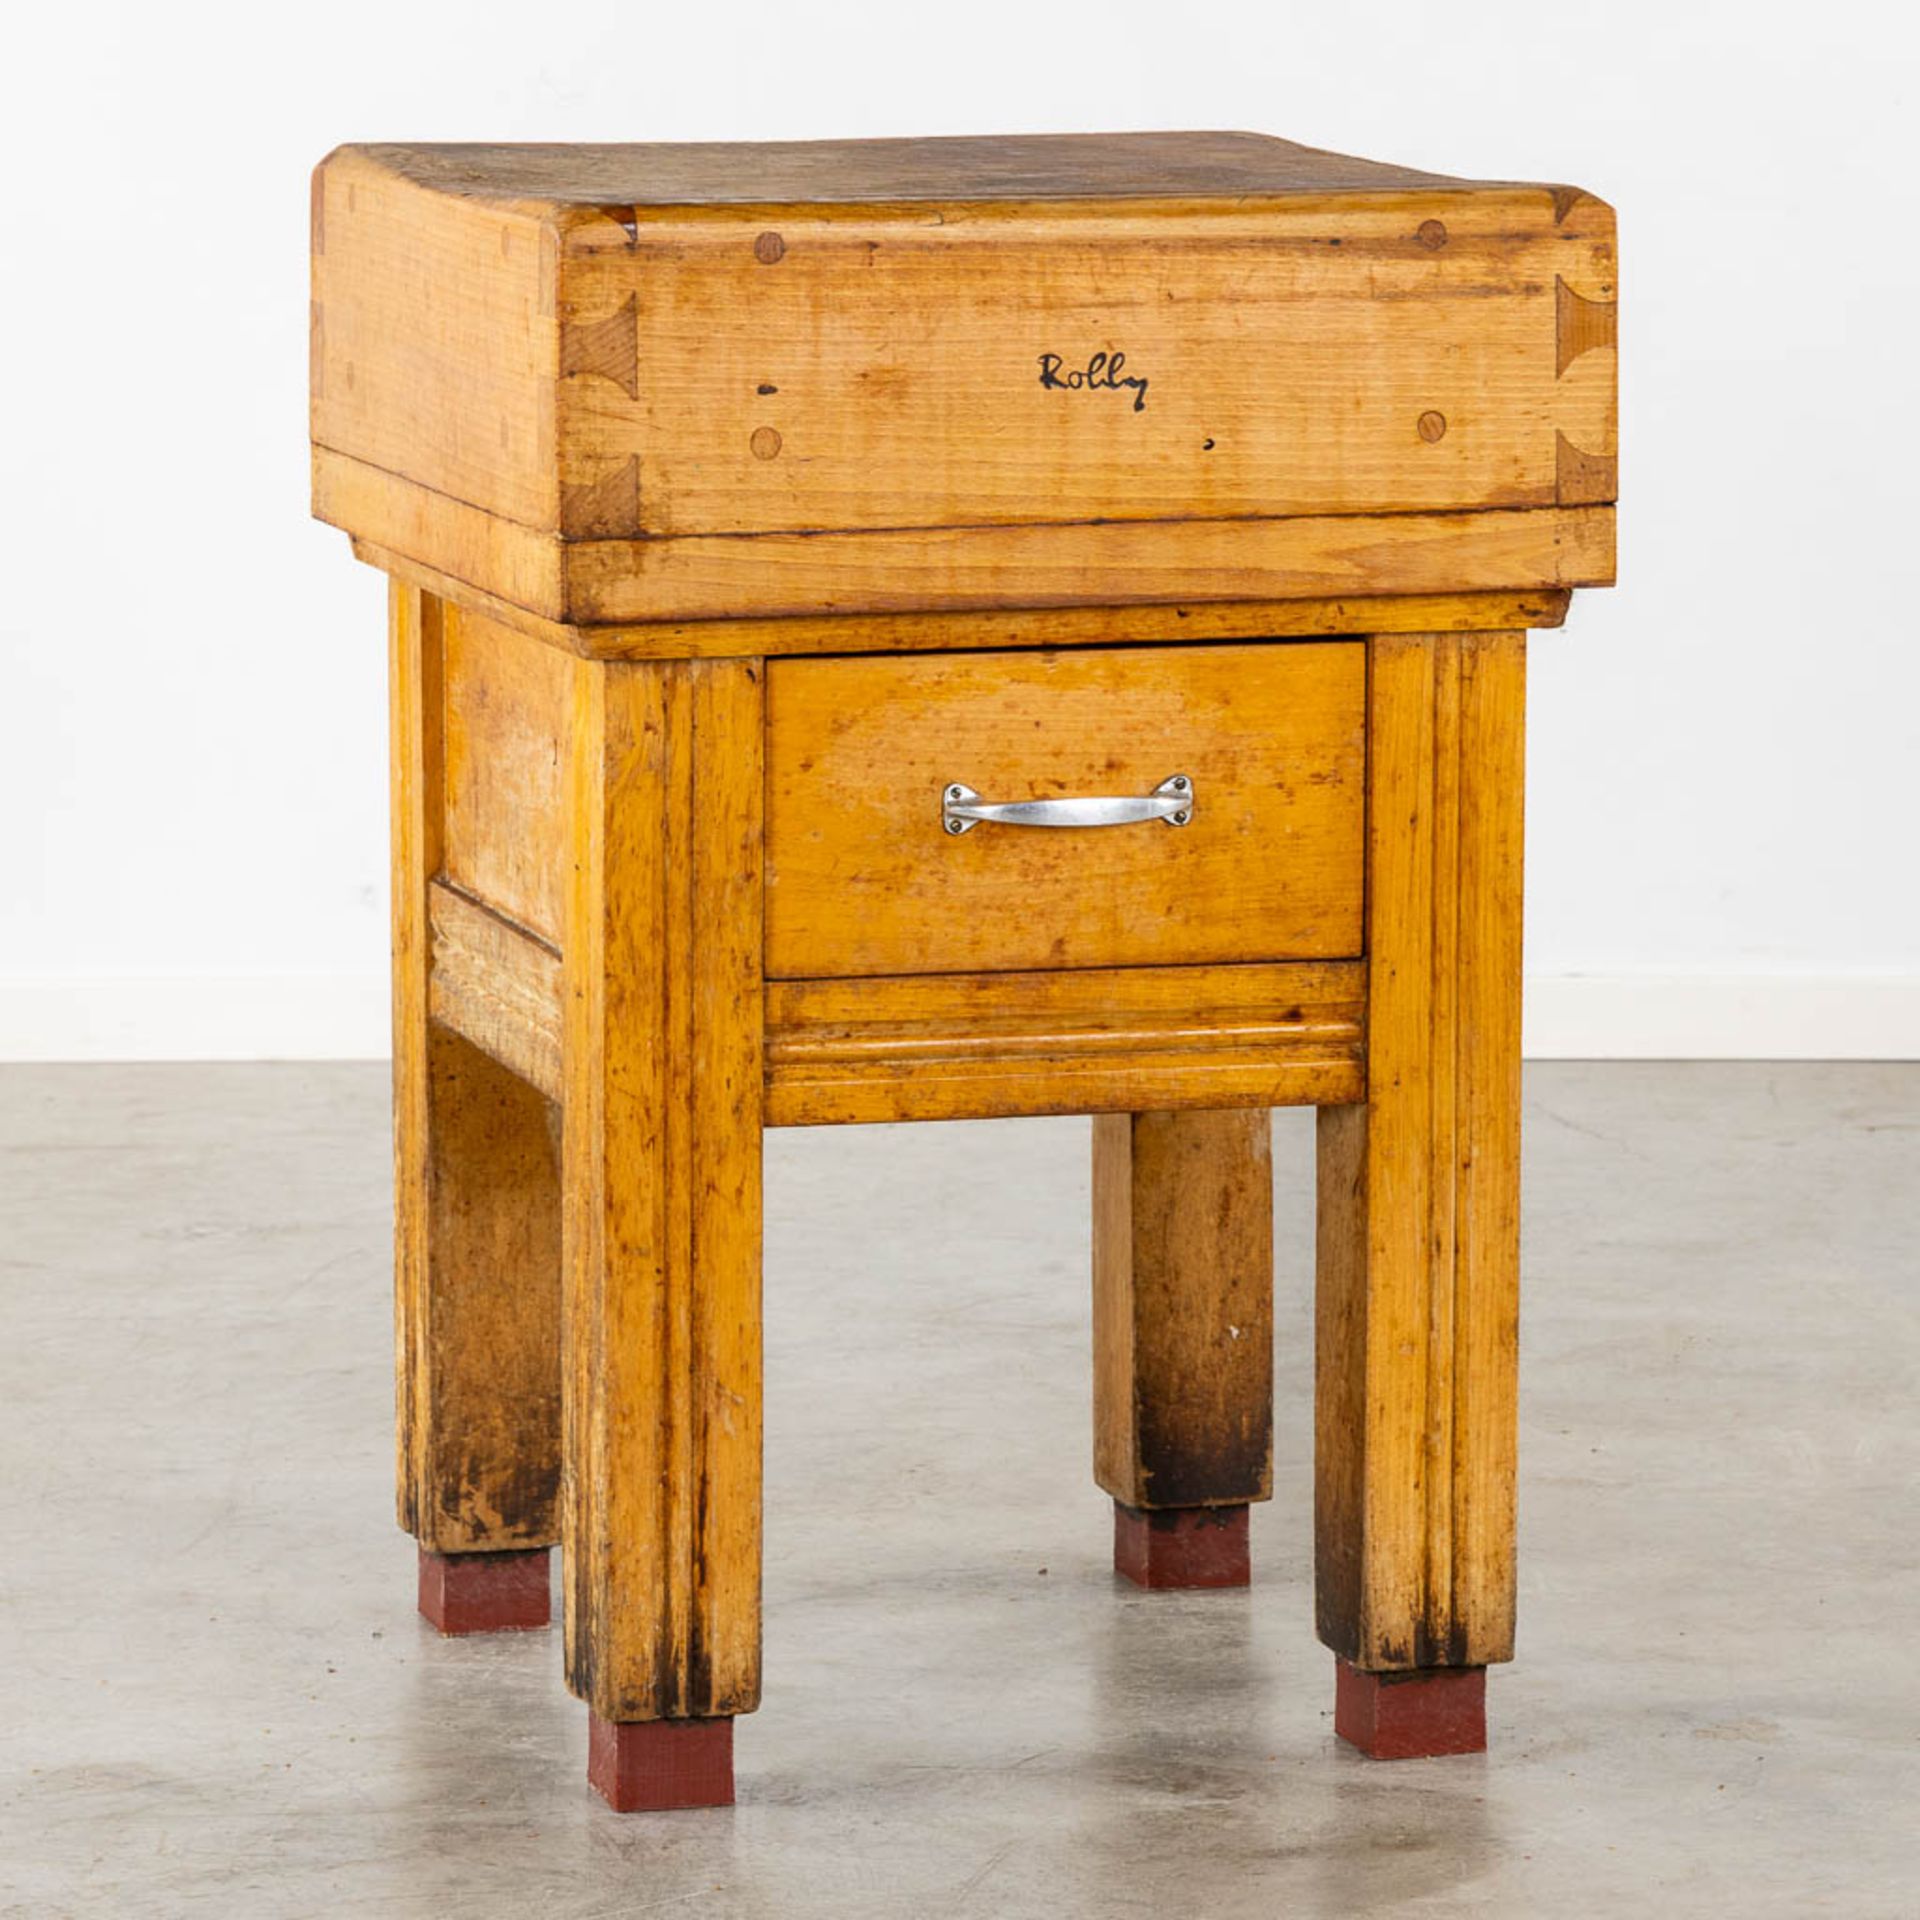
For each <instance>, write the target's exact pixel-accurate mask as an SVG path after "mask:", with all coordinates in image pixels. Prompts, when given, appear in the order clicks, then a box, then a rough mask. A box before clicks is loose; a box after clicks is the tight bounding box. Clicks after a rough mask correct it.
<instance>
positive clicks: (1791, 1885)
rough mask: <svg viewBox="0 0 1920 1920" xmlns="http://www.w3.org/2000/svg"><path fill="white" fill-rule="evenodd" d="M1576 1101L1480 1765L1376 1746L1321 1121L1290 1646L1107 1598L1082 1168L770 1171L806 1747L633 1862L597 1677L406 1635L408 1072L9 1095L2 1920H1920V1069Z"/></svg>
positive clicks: (1261, 1515)
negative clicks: (390, 1291)
mask: <svg viewBox="0 0 1920 1920" xmlns="http://www.w3.org/2000/svg"><path fill="white" fill-rule="evenodd" d="M1528 1094H1529V1103H1528V1104H1529V1116H1528V1117H1529V1126H1530V1132H1529V1135H1528V1159H1527V1251H1526V1283H1527V1290H1528V1291H1527V1307H1526V1318H1525V1361H1524V1378H1525V1393H1524V1403H1523V1425H1524V1434H1523V1444H1524V1476H1523V1480H1524V1484H1523V1488H1522V1572H1521V1605H1522V1620H1521V1648H1520V1658H1519V1660H1518V1662H1517V1663H1516V1664H1515V1665H1514V1666H1512V1667H1510V1668H1505V1669H1501V1670H1499V1671H1497V1672H1496V1673H1495V1674H1494V1675H1493V1676H1492V1679H1491V1682H1490V1686H1489V1699H1490V1711H1491V1719H1492V1726H1493V1748H1492V1751H1491V1752H1490V1753H1488V1754H1487V1755H1485V1756H1484V1757H1472V1758H1465V1759H1451V1760H1433V1761H1420V1762H1408V1763H1400V1764H1395V1765H1374V1764H1370V1763H1368V1762H1367V1761H1364V1760H1362V1759H1360V1758H1358V1757H1357V1756H1355V1755H1353V1754H1352V1753H1350V1752H1348V1751H1346V1750H1345V1749H1343V1748H1342V1747H1340V1746H1339V1745H1337V1744H1336V1743H1335V1741H1334V1739H1333V1735H1332V1730H1331V1721H1330V1717H1329V1712H1330V1707H1331V1700H1332V1671H1331V1662H1330V1659H1329V1657H1328V1656H1327V1655H1326V1654H1325V1653H1324V1652H1323V1651H1322V1650H1321V1649H1320V1648H1319V1647H1318V1646H1317V1645H1316V1644H1315V1641H1314V1637H1313V1630H1312V1624H1311V1605H1310V1590H1309V1578H1308V1530H1309V1512H1310V1506H1309V1502H1310V1480H1309V1451H1308V1442H1309V1421H1308V1400H1309V1330H1310V1292H1309V1248H1310V1240H1311V1218H1310V1215H1311V1197H1310V1186H1309V1169H1310V1158H1311V1133H1310V1119H1309V1117H1308V1116H1305V1115H1300V1114H1282V1115H1280V1116H1277V1118H1276V1146H1277V1149H1278V1151H1277V1155H1276V1158H1277V1161H1278V1165H1279V1172H1278V1176H1277V1181H1278V1221H1277V1231H1278V1239H1279V1249H1280V1267H1279V1271H1280V1281H1279V1310H1278V1349H1279V1378H1280V1393H1279V1419H1278V1468H1277V1475H1276V1479H1277V1486H1276V1494H1275V1499H1274V1501H1273V1504H1272V1505H1271V1506H1268V1507H1263V1508H1261V1509H1259V1510H1258V1511H1257V1512H1256V1514H1255V1527H1254V1539H1255V1548H1254V1574H1255V1582H1256V1584H1255V1586H1254V1589H1253V1590H1252V1592H1251V1593H1243V1594H1231V1593H1230V1594H1194V1595H1145V1594H1140V1593H1136V1592H1134V1591H1132V1590H1130V1589H1127V1588H1124V1587H1123V1586H1121V1585H1120V1584H1118V1583H1116V1581H1115V1580H1114V1578H1113V1576H1112V1574H1111V1572H1110V1570H1109V1564H1108V1551H1109V1523H1108V1508H1107V1505H1106V1502H1105V1501H1104V1500H1103V1499H1102V1498H1101V1497H1100V1496H1099V1495H1098V1494H1097V1493H1096V1492H1095V1491H1094V1489H1093V1487H1092V1484H1091V1481H1090V1479H1089V1474H1088V1459H1087V1456H1088V1437H1087V1429H1088V1371H1087V1360H1086V1347H1087V1287H1086V1280H1085V1268H1086V1248H1085V1243H1086V1226H1085V1218H1086V1209H1087V1169H1086V1162H1087V1151H1088V1150H1087V1128H1086V1124H1085V1122H1069V1121H1030V1122H1009V1123H1000V1124H995V1125H968V1126H945V1127H922V1128H906V1129H884V1128H875V1129H861V1130H857V1131H848V1132H839V1133H833V1132H823V1133H798V1134H779V1135H775V1136H774V1137H773V1138H772V1139H771V1141H770V1142H769V1156H768V1168H767V1197H768V1206H767V1305H768V1313H769V1327H768V1376H769V1386H768V1418H767V1430H768V1441H767V1480H768V1487H767V1492H768V1523H767V1579H766V1600H767V1629H766V1673H767V1688H766V1701H765V1705H764V1707H763V1709H762V1710H761V1712H760V1713H759V1714H757V1715H756V1716H754V1717H753V1718H752V1719H750V1720H748V1721H746V1722H744V1723H742V1725H741V1727H740V1729H739V1736H738V1742H737V1745H738V1768H739V1784H740V1804H739V1806H738V1807H737V1808H735V1809H734V1810H733V1811H731V1812H719V1813H701V1814H669V1815H652V1816H647V1815H629V1816H624V1817H623V1816H618V1815H615V1814H612V1813H610V1812H608V1811H606V1810H605V1809H604V1808H603V1807H602V1806H601V1805H600V1804H599V1803H598V1802H597V1801H596V1800H595V1799H594V1798H593V1797H592V1796H591V1795H590V1794H589V1792H588V1790H587V1787H586V1785H585V1779H584V1769H585V1746H586V1729H585V1721H584V1715H583V1712H582V1710H581V1709H580V1708H579V1707H578V1705H577V1704H576V1703H574V1702H573V1701H572V1700H571V1699H570V1698H569V1697H568V1695H567V1693H566V1691H565V1689H564V1687H563V1685H562V1683H561V1679H560V1672H559V1649H558V1645H557V1642H556V1638H555V1636H554V1635H552V1634H524V1635H517V1636H509V1637H506V1638H503V1639H499V1640H496V1641H492V1642H442V1641H440V1640H439V1639H437V1638H436V1637H435V1636H434V1635H433V1634H432V1632H431V1631H430V1630H429V1629H427V1628H426V1627H425V1626H424V1625H423V1624H422V1623H421V1622H420V1621H419V1620H418V1619H417V1618H416V1616H415V1615H414V1613H413V1610H412V1590H411V1589H412V1573H413V1569H412V1559H411V1552H410V1545H409V1543H408V1542H407V1541H406V1540H405V1539H404V1537H402V1536H401V1535H400V1534H399V1533H397V1532H396V1531H395V1529H394V1526H393V1522H392V1519H391V1498H390V1492H389V1475H390V1467H389V1459H390V1440H389V1431H390V1429H389V1407H390V1393H391V1388H390V1383H389V1374H388V1367H389V1331H388V1330H389V1319H388V1306H387V1284H388V1250H387V1234H388V1218H389V1216H388V1200H387V1158H386V1156H387V1138H386V1125H387V1121H386V1102H387V1096H386V1083H385V1072H384V1069H382V1068H379V1067H375V1066H339V1067H287V1066H281V1067H173V1068H166V1067H145V1068H10V1069H6V1070H4V1071H0V1464H3V1468H4V1482H3V1483H0V1484H4V1486H5V1488H6V1493H7V1499H8V1507H9V1511H8V1515H7V1527H6V1545H5V1547H4V1549H3V1550H0V1902H4V1905H0V1911H4V1912H6V1913H8V1914H22V1915H28V1914H30V1915H34V1916H40V1915H58V1914H112V1915H148V1914H154V1915H174V1914H183V1915H198V1914H233V1915H237V1916H247V1917H248V1920H252V1917H253V1916H266V1915H277V1914H325V1915H357V1914H372V1915H415V1914H418V1915H423V1916H425V1915H432V1916H449V1915H492V1914H501V1915H515V1916H518V1915H555V1916H576V1917H584V1916H588V1915H596V1916H598V1915H614V1914H645V1913H679V1912H686V1913H711V1914H716V1915H747V1916H769V1917H772V1916H778V1917H779V1920H788V1917H789V1916H812V1915H833V1916H836V1917H842V1916H865V1915H904V1916H922V1915H925V1916H974V1915H1009V1916H1019V1915H1046V1916H1069V1915H1133V1914H1142V1915H1149V1914H1151V1915H1161V1914H1175V1915H1193V1916H1238V1915H1248V1916H1254V1915H1258V1916H1261V1917H1262V1920H1269V1917H1270V1916H1275V1915H1283V1914H1290V1913H1303V1914H1381V1913H1406V1914H1433V1915H1438V1914H1469V1913H1470V1914H1476V1915H1507V1914H1511V1915H1523V1916H1529V1920H1531V1917H1532V1916H1562V1915H1584V1914H1633V1915H1636V1916H1640V1915H1647V1916H1683V1915H1694V1914H1702V1915H1707V1914H1710V1915H1715V1916H1726V1915H1738V1916H1751V1915H1756V1914H1805V1913H1816V1912H1831V1913H1839V1914H1846V1915H1850V1916H1851V1915H1883V1914H1884V1915H1912V1914H1916V1913H1920V1656H1917V1655H1916V1650H1915V1638H1916V1628H1920V1539H1917V1533H1916V1521H1917V1520H1920V1507H1917V1506H1916V1499H1915V1494H1916V1488H1917V1487H1920V1419H1917V1417H1916V1403H1915V1384H1914V1383H1915V1378H1916V1375H1917V1374H1920V1068H1914V1067H1860V1066H1852V1067H1838V1066H1835V1067H1822V1066H1796V1067H1767V1066H1752V1067H1737V1066H1736V1067H1728V1066H1713V1067H1706V1066H1605V1067H1576V1066H1554V1067H1540V1068H1537V1069H1534V1070H1532V1071H1531V1072H1530V1074H1529V1080H1528Z"/></svg>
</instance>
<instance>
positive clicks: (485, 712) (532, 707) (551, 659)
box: [442, 609, 570, 944]
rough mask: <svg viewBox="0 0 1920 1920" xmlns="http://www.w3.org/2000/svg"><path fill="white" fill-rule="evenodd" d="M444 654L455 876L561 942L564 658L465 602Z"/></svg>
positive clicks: (565, 852) (449, 868) (445, 851)
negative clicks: (466, 606) (468, 609)
mask: <svg viewBox="0 0 1920 1920" xmlns="http://www.w3.org/2000/svg"><path fill="white" fill-rule="evenodd" d="M445 651H446V665H445V675H444V678H445V685H444V699H445V703H446V749H445V763H446V764H445V777H446V827H445V836H444V845H443V848H442V860H443V864H444V867H445V871H446V875H447V878H448V879H449V880H451V881H452V882H453V883H454V884H455V885H456V886H457V887H459V888H460V889H461V890H462V891H463V892H466V893H469V894H471V895H473V897H474V898H475V899H477V900H480V901H483V902H484V903H485V904H486V905H487V906H489V907H491V908H493V909H494V911H495V912H497V913H501V914H504V915H505V916H506V917H507V918H508V919H509V920H512V921H514V922H515V923H517V924H518V925H520V926H523V927H528V928H531V929H532V931H533V932H535V933H537V934H539V935H540V936H541V937H542V938H543V939H545V940H547V941H549V942H552V943H555V944H557V943H558V942H559V939H560V935H561V929H562V926H563V924H564V921H565V895H566V874H567V868H568V865H569V849H568V844H567V816H566V795H565V785H566V778H565V766H564V758H565V749H566V732H567V715H568V701H569V697H570V674H569V671H568V665H567V660H566V657H565V656H564V655H563V654H559V653H556V652H555V651H554V650H553V649H552V648H551V647H543V646H542V645H541V644H540V643H539V642H538V641H537V640H531V639H529V638H528V637H527V636H526V635H525V634H522V633H516V632H514V631H513V629H512V628H510V627H505V626H502V625H500V624H499V623H498V622H497V621H493V620H489V619H487V618H485V617H484V616H483V615H480V614H476V613H469V612H466V611H464V610H461V609H454V610H452V611H451V613H450V614H449V617H448V618H447V620H446V623H445Z"/></svg>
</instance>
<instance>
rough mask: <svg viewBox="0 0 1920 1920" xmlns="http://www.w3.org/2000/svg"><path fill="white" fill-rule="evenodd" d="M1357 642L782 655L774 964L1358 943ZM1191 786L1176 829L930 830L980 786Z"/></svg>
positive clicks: (1100, 962)
mask: <svg viewBox="0 0 1920 1920" xmlns="http://www.w3.org/2000/svg"><path fill="white" fill-rule="evenodd" d="M1365 675H1366V663H1365V651H1364V648H1363V647H1362V646H1361V645H1359V644H1358V643H1340V642H1329V643H1325V644H1302V645H1274V646H1267V647H1205V648H1181V649H1165V650H1146V649H1142V650H1140V651H1124V650H1113V651H1087V652H1081V653H1022V654H971V655H968V654H956V655H950V656H943V657H937V658H936V657H923V658H919V659H911V660H902V659H891V660H889V659H878V658H861V659H839V660H834V661H831V662H812V661H780V662H777V663H775V664H774V666H773V667H772V669H771V674H770V678H771V721H770V731H769V748H768V752H769V779H768V821H767V832H768V862H769V876H768V889H767V970H768V972H769V973H770V974H772V975H774V976H776V977H783V978H809V977H812V978H829V977H845V976H847V975H870V974H914V973H969V972H975V971H979V970H986V969H1002V968H1004V969H1021V968H1056V967H1114V966H1152V965H1156V964H1169V963H1175V962H1209V961H1245V960H1275V959H1283V958H1294V957H1297V958H1303V959H1305V958H1320V957H1333V956H1339V955H1345V954H1352V953H1357V952H1358V951H1359V950H1360V940H1361V929H1360V908H1361V876H1362V854H1361V832H1362V790H1361V789H1362V778H1363V767H1364V759H1365V741H1364V720H1365ZM1174 774H1184V775H1186V776H1188V777H1189V778H1191V780H1192V781H1193V783H1194V809H1193V819H1192V822H1191V824H1190V825H1188V826H1185V827H1180V828H1169V827H1168V826H1166V825H1165V824H1163V823H1162V822H1159V821H1148V822H1145V823H1142V824H1134V825H1128V826H1121V827H1106V828H1099V829H1084V830H1075V829H1068V830H1058V829H1036V828H1030V827H1029V828H1022V827H1013V826H1004V825H999V824H991V823H983V824H981V825H979V826H977V827H975V828H974V829H973V831H972V832H970V833H967V834H962V835H952V834H948V833H946V832H945V831H944V830H943V828H942V825H941V814H940V802H941V794H942V792H943V791H944V789H945V788H946V786H947V785H948V784H949V783H951V782H955V781H958V782H963V783H964V784H966V785H967V786H969V787H972V788H973V789H975V790H976V791H977V792H978V793H979V794H981V795H982V796H983V797H984V798H986V799H988V800H1028V799H1048V798H1060V797H1067V796H1074V795H1098V794H1123V795H1124V794H1145V793H1150V792H1151V791H1152V790H1153V789H1154V788H1155V787H1157V786H1158V785H1159V784H1160V783H1161V782H1162V781H1164V780H1166V779H1167V778H1169V777H1170V776H1171V775H1174Z"/></svg>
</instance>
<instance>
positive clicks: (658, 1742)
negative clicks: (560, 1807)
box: [587, 1713, 733, 1813]
mask: <svg viewBox="0 0 1920 1920" xmlns="http://www.w3.org/2000/svg"><path fill="white" fill-rule="evenodd" d="M587 1780H588V1783H589V1784H590V1785H591V1786H592V1787H593V1788H594V1789H595V1790H596V1791H597V1792H598V1793H599V1794H600V1796H601V1798H602V1799H604V1800H605V1801H606V1803H607V1805H608V1806H610V1807H611V1808H612V1809H613V1810H614V1812H615V1813H665V1812H667V1811H668V1810H669V1809H671V1808H674V1807H730V1806H732V1805H733V1722H732V1721H731V1720H602V1719H601V1718H600V1716H599V1715H598V1714H597V1713H590V1714H589V1715H588V1718H587Z"/></svg>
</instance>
